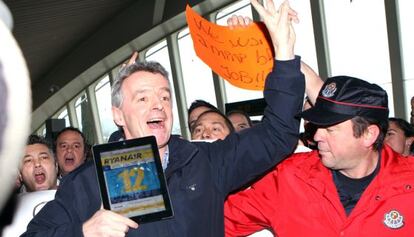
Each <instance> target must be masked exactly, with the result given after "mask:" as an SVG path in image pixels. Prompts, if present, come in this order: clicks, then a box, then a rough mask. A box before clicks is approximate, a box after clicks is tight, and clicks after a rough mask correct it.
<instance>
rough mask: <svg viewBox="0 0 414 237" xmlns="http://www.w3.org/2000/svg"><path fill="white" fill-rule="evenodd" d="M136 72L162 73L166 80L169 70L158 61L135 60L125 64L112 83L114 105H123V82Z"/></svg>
mask: <svg viewBox="0 0 414 237" xmlns="http://www.w3.org/2000/svg"><path fill="white" fill-rule="evenodd" d="M135 72H150V73H154V74H157V73H158V74H161V75H162V76H163V77H164V78H165V79H166V80H168V72H167V70H165V68H164V67H163V66H162V65H161V64H159V63H158V62H154V61H148V62H135V63H134V64H131V65H128V66H125V67H124V68H122V69H121V70H120V71H119V73H118V76H117V77H116V79H115V80H114V83H113V85H112V92H111V102H112V106H114V107H117V108H119V107H121V105H122V102H123V100H124V98H123V96H122V92H121V87H122V83H124V81H125V79H126V78H128V77H129V76H131V75H132V74H133V73H135Z"/></svg>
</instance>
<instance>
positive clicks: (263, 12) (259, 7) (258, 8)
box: [250, 0, 274, 18]
mask: <svg viewBox="0 0 414 237" xmlns="http://www.w3.org/2000/svg"><path fill="white" fill-rule="evenodd" d="M250 3H251V4H252V6H253V7H254V9H256V11H257V13H259V15H260V16H261V17H262V18H264V16H265V15H266V9H265V8H264V7H263V6H262V5H261V4H260V3H259V2H258V1H257V0H250ZM272 4H273V1H272ZM273 7H274V6H273Z"/></svg>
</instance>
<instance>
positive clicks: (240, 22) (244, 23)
mask: <svg viewBox="0 0 414 237" xmlns="http://www.w3.org/2000/svg"><path fill="white" fill-rule="evenodd" d="M252 22H253V21H252V19H250V18H249V17H243V16H236V15H233V16H231V17H230V18H228V19H227V25H228V26H229V28H230V29H235V28H238V27H241V28H244V27H248V26H249V25H250V24H251V23H252Z"/></svg>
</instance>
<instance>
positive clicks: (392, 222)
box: [384, 210, 404, 229]
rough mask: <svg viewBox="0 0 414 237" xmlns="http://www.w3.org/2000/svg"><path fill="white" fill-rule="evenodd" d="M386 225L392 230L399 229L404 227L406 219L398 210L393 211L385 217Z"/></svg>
mask: <svg viewBox="0 0 414 237" xmlns="http://www.w3.org/2000/svg"><path fill="white" fill-rule="evenodd" d="M384 224H385V226H387V227H388V228H390V229H399V228H401V227H403V226H404V217H403V216H402V215H401V214H400V213H399V212H398V211H397V210H392V211H390V212H388V213H386V214H385V215H384Z"/></svg>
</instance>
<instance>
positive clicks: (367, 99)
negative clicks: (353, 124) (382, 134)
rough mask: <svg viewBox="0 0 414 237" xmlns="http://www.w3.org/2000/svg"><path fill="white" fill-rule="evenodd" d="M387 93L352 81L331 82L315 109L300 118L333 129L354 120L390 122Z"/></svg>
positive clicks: (329, 79)
mask: <svg viewBox="0 0 414 237" xmlns="http://www.w3.org/2000/svg"><path fill="white" fill-rule="evenodd" d="M388 112H389V110H388V96H387V92H385V90H383V89H382V88H381V87H379V86H378V85H376V84H371V83H369V82H366V81H364V80H361V79H358V78H354V77H349V76H336V77H331V78H328V79H327V80H326V81H325V83H324V84H323V86H322V89H321V90H320V91H319V95H318V98H317V99H316V103H315V105H314V106H313V107H312V108H310V109H308V110H305V111H303V112H302V113H300V114H299V116H300V117H302V118H303V119H305V120H308V121H309V122H311V123H314V124H316V125H321V126H330V125H334V124H337V123H341V122H344V121H346V120H348V119H352V118H353V117H355V116H361V117H366V118H374V119H376V120H378V121H383V120H387V119H388Z"/></svg>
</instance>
